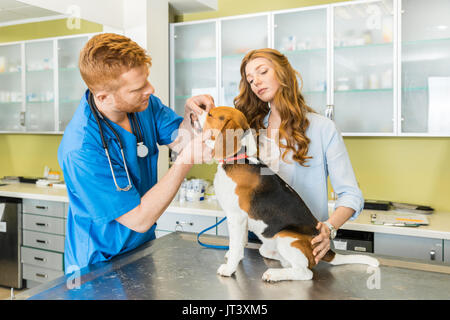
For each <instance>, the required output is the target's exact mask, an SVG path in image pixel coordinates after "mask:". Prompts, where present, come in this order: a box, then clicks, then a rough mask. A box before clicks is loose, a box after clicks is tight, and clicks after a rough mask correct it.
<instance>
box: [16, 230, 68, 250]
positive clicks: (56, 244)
mask: <svg viewBox="0 0 450 320" xmlns="http://www.w3.org/2000/svg"><path fill="white" fill-rule="evenodd" d="M23 245H24V246H27V247H34V248H38V249H45V250H52V251H58V252H64V236H59V235H55V234H48V233H42V232H35V231H28V230H24V231H23Z"/></svg>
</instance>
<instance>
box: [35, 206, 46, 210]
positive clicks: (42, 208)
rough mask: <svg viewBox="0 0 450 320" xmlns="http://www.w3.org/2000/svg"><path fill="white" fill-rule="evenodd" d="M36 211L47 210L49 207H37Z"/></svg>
mask: <svg viewBox="0 0 450 320" xmlns="http://www.w3.org/2000/svg"><path fill="white" fill-rule="evenodd" d="M36 209H41V210H47V209H48V207H44V206H36Z"/></svg>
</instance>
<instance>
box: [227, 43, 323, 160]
mask: <svg viewBox="0 0 450 320" xmlns="http://www.w3.org/2000/svg"><path fill="white" fill-rule="evenodd" d="M256 58H265V59H267V60H269V61H270V62H271V63H272V65H273V67H274V70H275V76H276V79H277V80H278V82H279V84H280V87H279V89H278V91H277V92H276V94H275V97H274V100H273V102H274V104H275V105H276V108H277V111H278V112H279V114H280V118H281V124H280V128H279V138H280V139H279V142H278V144H279V147H280V148H284V149H285V151H284V152H283V154H282V159H283V160H285V157H286V155H287V153H288V151H289V150H292V152H293V156H292V159H293V160H294V161H296V162H298V163H299V164H300V165H302V166H307V165H306V164H305V163H306V161H307V159H311V157H310V156H307V154H308V146H309V143H310V139H309V138H308V137H307V136H306V135H305V132H306V129H307V128H308V126H309V121H308V119H307V118H306V113H308V112H315V111H314V110H313V109H312V108H310V107H309V106H307V105H306V103H305V99H304V98H303V95H302V93H301V87H300V86H299V83H298V81H297V77H299V78H300V79H301V76H300V74H299V73H298V72H297V71H296V70H294V69H293V68H292V66H291V64H290V63H289V61H288V59H287V58H286V56H285V55H283V54H282V53H280V52H279V51H277V50H274V49H269V48H265V49H257V50H252V51H250V52H248V53H247V54H246V55H245V57H244V59H243V60H242V63H241V69H240V72H241V81H240V84H239V91H240V92H239V95H238V96H237V97H236V98H234V105H235V108H236V109H238V110H240V111H241V112H242V113H244V115H245V116H246V117H247V120H248V123H249V125H250V127H251V128H252V129H255V130H256V132H257V133H258V132H259V130H260V129H265V128H264V124H263V121H264V117H265V116H266V115H267V113H268V112H269V104H268V103H267V102H264V101H262V100H260V99H259V98H258V97H257V96H256V94H255V93H254V92H253V91H252V89H251V86H250V84H249V83H248V82H247V76H246V73H245V68H246V66H247V64H248V63H249V62H250V61H252V60H253V59H256ZM283 138H284V139H285V140H286V143H287V144H286V145H285V144H283V143H282V142H281V140H282V139H283ZM285 161H286V160H285ZM286 162H288V161H286Z"/></svg>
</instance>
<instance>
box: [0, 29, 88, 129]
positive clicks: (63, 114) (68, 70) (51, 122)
mask: <svg viewBox="0 0 450 320" xmlns="http://www.w3.org/2000/svg"><path fill="white" fill-rule="evenodd" d="M90 36H92V35H81V36H80V35H77V36H69V37H58V38H50V39H39V40H30V41H22V42H17V43H7V44H1V45H0V112H1V113H2V117H1V118H0V133H15V132H21V133H62V132H63V131H64V129H65V127H66V126H67V124H68V122H69V121H70V119H71V118H72V116H73V113H74V111H75V109H76V108H77V107H78V105H79V103H80V100H81V97H82V95H83V93H84V91H85V90H86V85H85V84H84V82H83V80H82V79H81V76H80V72H79V69H78V56H79V53H80V50H81V49H82V47H83V46H84V44H85V43H86V42H87V41H88V39H89V37H90Z"/></svg>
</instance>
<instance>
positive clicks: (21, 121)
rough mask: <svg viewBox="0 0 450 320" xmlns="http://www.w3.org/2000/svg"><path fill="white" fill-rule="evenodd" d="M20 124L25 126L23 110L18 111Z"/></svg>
mask: <svg viewBox="0 0 450 320" xmlns="http://www.w3.org/2000/svg"><path fill="white" fill-rule="evenodd" d="M20 125H21V126H22V127H23V126H25V112H24V111H22V112H21V113H20Z"/></svg>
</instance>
